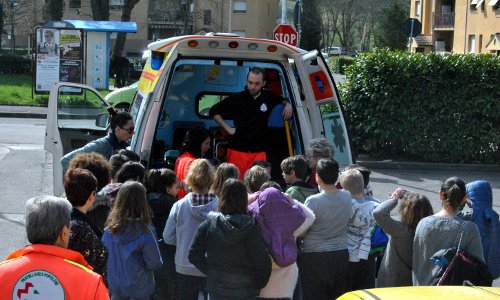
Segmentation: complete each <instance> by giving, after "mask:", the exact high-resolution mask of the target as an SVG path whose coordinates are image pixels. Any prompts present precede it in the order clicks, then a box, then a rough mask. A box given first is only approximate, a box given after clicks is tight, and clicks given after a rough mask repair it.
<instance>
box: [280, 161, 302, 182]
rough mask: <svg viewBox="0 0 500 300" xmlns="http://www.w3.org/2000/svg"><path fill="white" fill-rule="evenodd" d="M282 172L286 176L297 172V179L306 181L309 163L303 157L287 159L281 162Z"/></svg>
mask: <svg viewBox="0 0 500 300" xmlns="http://www.w3.org/2000/svg"><path fill="white" fill-rule="evenodd" d="M280 167H281V171H283V172H285V174H290V172H292V171H295V177H297V178H299V179H300V180H304V179H305V178H306V175H307V167H308V166H307V161H306V159H305V158H304V157H303V156H302V155H295V156H290V157H287V158H285V159H284V160H283V161H282V162H281V165H280Z"/></svg>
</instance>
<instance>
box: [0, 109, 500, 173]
mask: <svg viewBox="0 0 500 300" xmlns="http://www.w3.org/2000/svg"><path fill="white" fill-rule="evenodd" d="M0 118H33V119H45V118H47V107H34V106H8V105H0ZM356 163H357V164H359V165H361V166H365V167H367V168H370V169H403V170H450V171H453V170H462V171H483V172H498V173H500V165H487V164H446V163H426V162H407V161H392V160H376V159H371V158H368V157H360V158H358V160H357V161H356Z"/></svg>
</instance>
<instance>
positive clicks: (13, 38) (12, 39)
mask: <svg viewBox="0 0 500 300" xmlns="http://www.w3.org/2000/svg"><path fill="white" fill-rule="evenodd" d="M14 4H17V1H15V0H10V54H12V55H14V48H16V36H15V34H14V6H15V5H14Z"/></svg>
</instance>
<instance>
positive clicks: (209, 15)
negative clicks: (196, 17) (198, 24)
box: [203, 10, 212, 25]
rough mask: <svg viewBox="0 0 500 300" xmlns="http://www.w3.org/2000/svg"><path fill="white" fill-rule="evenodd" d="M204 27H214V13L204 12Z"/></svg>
mask: <svg viewBox="0 0 500 300" xmlns="http://www.w3.org/2000/svg"><path fill="white" fill-rule="evenodd" d="M203 25H212V11H211V10H204V11H203Z"/></svg>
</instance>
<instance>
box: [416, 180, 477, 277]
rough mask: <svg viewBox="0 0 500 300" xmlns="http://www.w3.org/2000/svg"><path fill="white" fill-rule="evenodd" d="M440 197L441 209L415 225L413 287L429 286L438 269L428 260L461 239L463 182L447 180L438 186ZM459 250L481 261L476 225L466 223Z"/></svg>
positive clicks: (464, 199)
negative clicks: (460, 212)
mask: <svg viewBox="0 0 500 300" xmlns="http://www.w3.org/2000/svg"><path fill="white" fill-rule="evenodd" d="M439 198H440V199H441V202H442V209H441V210H440V211H439V212H438V213H436V214H434V215H432V216H428V217H426V218H423V219H422V220H421V221H420V222H419V223H418V225H417V229H416V231H415V238H414V240H413V271H412V277H413V285H429V284H430V283H431V282H432V279H433V277H434V276H435V274H436V273H437V271H438V270H439V266H436V265H434V264H433V263H432V261H431V259H430V258H431V257H432V256H433V255H434V254H435V253H436V252H438V251H439V250H441V249H447V248H450V247H452V246H453V245H454V244H455V242H458V239H459V238H460V236H459V233H460V228H461V227H462V223H463V222H465V221H464V220H462V219H461V218H459V217H457V212H458V211H459V208H460V207H461V206H462V205H463V204H464V203H465V202H466V201H467V191H466V189H465V182H464V181H463V180H462V179H460V178H458V177H451V178H448V179H446V181H445V182H443V184H442V185H441V190H440V192H439ZM460 247H461V249H463V250H464V251H466V252H468V253H469V254H470V255H472V256H475V257H476V258H477V259H479V260H481V261H483V262H484V256H483V246H482V245H481V236H480V235H479V230H478V229H477V226H476V224H474V223H472V222H467V224H465V230H464V232H463V236H462V238H461V244H460Z"/></svg>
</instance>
